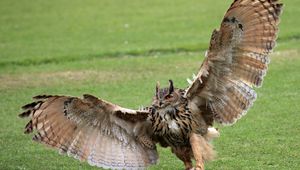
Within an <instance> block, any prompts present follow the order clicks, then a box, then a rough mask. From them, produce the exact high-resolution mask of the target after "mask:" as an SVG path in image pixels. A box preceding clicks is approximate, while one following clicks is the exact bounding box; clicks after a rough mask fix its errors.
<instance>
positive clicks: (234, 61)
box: [185, 0, 282, 124]
mask: <svg viewBox="0 0 300 170" xmlns="http://www.w3.org/2000/svg"><path fill="white" fill-rule="evenodd" d="M281 9H282V4H281V3H278V1H277V0H235V1H234V2H233V3H232V5H231V6H230V8H229V9H228V11H227V13H226V14H225V16H224V19H223V21H222V23H221V27H220V30H214V31H213V34H212V37H211V41H210V47H209V50H208V52H207V55H206V59H205V60H204V62H203V64H202V66H201V68H200V70H199V72H198V75H197V76H196V77H195V79H194V81H192V82H191V85H190V86H189V87H188V88H187V90H186V94H185V95H186V97H187V98H188V99H189V101H190V104H191V105H192V106H193V107H197V108H198V109H200V110H201V111H202V112H205V113H203V114H204V116H206V117H208V119H207V120H208V123H209V124H212V122H213V120H214V121H217V122H219V123H222V124H232V123H234V122H235V121H236V120H237V119H239V118H240V117H241V116H242V115H244V114H245V113H246V111H247V110H248V109H249V107H250V106H251V105H252V104H253V102H254V100H255V99H256V93H255V91H254V90H253V87H259V86H261V84H262V81H263V77H264V76H265V74H266V71H267V65H268V63H269V61H270V60H269V57H268V56H269V54H270V53H271V52H272V50H273V48H274V46H275V41H276V38H277V32H278V24H279V16H280V13H281ZM205 114H208V115H205ZM209 115H210V116H209ZM209 117H210V119H209Z"/></svg>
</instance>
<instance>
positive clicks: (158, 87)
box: [155, 81, 160, 99]
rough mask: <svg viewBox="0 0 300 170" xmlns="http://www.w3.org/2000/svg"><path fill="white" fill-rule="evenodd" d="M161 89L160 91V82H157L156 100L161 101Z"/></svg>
mask: <svg viewBox="0 0 300 170" xmlns="http://www.w3.org/2000/svg"><path fill="white" fill-rule="evenodd" d="M159 89H160V84H159V81H157V82H156V91H155V96H156V99H159Z"/></svg>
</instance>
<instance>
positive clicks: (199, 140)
mask: <svg viewBox="0 0 300 170" xmlns="http://www.w3.org/2000/svg"><path fill="white" fill-rule="evenodd" d="M204 140H205V139H204V138H203V137H202V136H201V135H198V134H195V133H192V134H191V136H190V144H191V146H192V150H193V154H194V158H195V160H196V166H195V170H204V160H203V155H202V151H201V148H202V147H201V145H203V141H204Z"/></svg>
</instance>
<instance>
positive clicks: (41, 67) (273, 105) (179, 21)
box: [0, 0, 300, 169]
mask: <svg viewBox="0 0 300 170" xmlns="http://www.w3.org/2000/svg"><path fill="white" fill-rule="evenodd" d="M282 2H283V3H284V4H285V8H284V12H283V15H282V19H281V24H280V33H279V38H278V44H277V48H276V49H275V52H274V54H273V55H272V57H271V60H272V62H271V64H270V66H269V68H270V69H269V72H268V75H267V76H266V78H265V82H264V85H263V87H262V88H260V89H257V92H258V100H257V101H256V102H255V104H254V106H253V108H252V109H250V111H249V112H248V115H247V116H245V117H244V118H243V119H241V120H240V121H239V122H238V123H237V124H235V125H234V126H231V127H224V128H221V137H220V138H219V139H217V140H216V141H214V145H215V147H216V150H217V152H218V158H217V159H216V160H215V161H212V162H209V163H207V168H206V169H300V161H299V160H300V144H299V140H300V136H299V132H300V126H299V125H300V119H299V111H300V107H299V100H300V86H299V85H300V72H299V67H300V59H299V57H300V54H299V51H300V45H299V43H300V29H299V24H300V23H299V18H298V16H300V8H299V5H300V1H295V0H282ZM230 3H231V0H227V1H224V0H216V1H210V0H201V1H199V0H198V1H196V0H191V1H184V0H165V1H160V0H152V1H141V0H131V1H122V0H103V1H96V0H87V1H80V0H74V1H67V0H52V1H43V0H27V1H16V0H1V1H0V94H1V98H0V116H1V117H0V169H41V168H42V169H96V168H95V167H90V166H89V165H87V164H86V163H81V162H79V161H77V160H73V159H72V158H69V157H66V156H59V155H58V154H57V152H56V151H54V150H52V149H48V148H45V147H44V146H42V145H38V144H36V143H33V142H32V141H31V140H30V139H31V137H30V136H25V135H23V133H22V131H23V127H24V125H25V122H26V121H25V120H21V119H19V118H18V117H17V114H18V112H20V109H19V107H20V106H21V105H23V104H25V103H27V102H29V101H30V97H31V96H33V95H37V94H41V93H46V94H67V95H74V96H80V95H81V94H83V93H91V94H94V95H96V96H99V97H101V98H104V99H106V100H109V101H112V102H114V103H117V104H120V105H122V106H125V107H130V108H137V107H138V106H139V105H148V104H149V103H150V101H151V97H152V95H153V91H154V86H155V82H156V81H161V83H162V84H164V85H167V80H168V79H173V80H174V82H175V86H177V87H180V88H184V87H186V86H187V83H186V82H185V79H186V78H187V77H190V76H191V75H192V73H196V72H197V69H198V68H199V66H200V64H201V61H202V59H203V58H202V57H203V54H204V51H205V50H206V48H207V47H208V43H209V39H210V35H211V32H212V30H213V29H214V28H218V27H219V24H220V21H221V20H222V17H223V15H224V13H225V11H226V10H227V8H228V6H229V5H230ZM150 169H183V164H182V163H181V162H180V161H179V160H178V159H177V158H175V156H174V155H172V154H171V153H170V151H169V149H160V164H159V165H155V166H152V167H151V168H150Z"/></svg>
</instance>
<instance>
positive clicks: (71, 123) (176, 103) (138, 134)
mask: <svg viewBox="0 0 300 170" xmlns="http://www.w3.org/2000/svg"><path fill="white" fill-rule="evenodd" d="M282 6H283V4H281V3H279V2H278V1H277V0H235V1H234V2H233V3H232V4H231V6H230V7H229V9H228V11H227V12H226V14H225V16H224V18H223V20H222V22H221V26H220V28H219V29H218V30H214V31H213V33H212V36H211V40H210V45H209V49H208V50H207V53H206V55H205V59H204V61H203V63H202V65H201V67H200V69H199V71H198V73H197V74H196V75H194V77H193V79H192V80H189V79H188V82H189V85H187V88H185V89H180V88H176V87H175V86H174V83H173V81H172V80H169V86H168V87H165V88H160V85H159V83H157V84H156V89H155V95H154V96H153V100H152V103H151V104H149V106H148V107H144V108H141V109H138V110H132V109H127V108H124V107H121V106H119V105H116V104H113V103H110V102H108V101H105V100H103V99H100V98H97V97H94V96H92V95H89V94H85V95H83V97H82V98H78V97H69V96H59V95H38V96H35V97H33V98H34V100H35V101H34V102H33V103H30V104H27V105H25V106H23V107H22V108H23V109H24V112H23V113H21V114H20V115H19V116H20V117H22V118H24V117H29V119H30V120H29V122H28V123H27V125H26V126H25V131H24V132H25V133H26V134H29V133H32V132H33V133H34V135H33V138H32V139H33V140H34V141H37V142H40V143H43V144H46V145H47V146H50V147H53V148H56V149H57V150H59V153H61V154H67V155H68V156H71V157H74V158H76V159H79V160H82V161H87V162H88V163H89V164H90V165H92V166H97V167H102V168H108V169H145V168H147V167H148V166H150V165H153V164H156V163H157V162H158V153H157V145H160V146H161V147H170V148H171V151H172V152H173V153H174V154H175V155H176V156H177V157H178V158H179V159H180V160H181V161H182V162H183V163H184V168H185V169H187V170H188V169H196V170H203V169H204V163H205V162H206V161H209V160H211V159H213V158H214V150H213V146H212V144H211V140H212V139H214V138H216V137H218V136H219V132H218V130H217V129H215V128H214V127H213V126H214V125H215V124H218V123H219V124H224V125H231V124H234V123H235V122H236V121H237V120H238V119H240V118H241V117H242V116H243V115H245V114H246V112H247V110H248V109H249V108H250V107H251V106H252V104H253V102H254V101H255V99H256V93H255V91H254V89H253V88H254V87H259V86H261V84H262V81H263V78H264V76H265V74H266V71H267V67H268V64H269V61H270V60H269V54H270V53H271V52H272V50H273V48H274V46H275V41H276V38H277V32H278V24H279V17H280V14H281V11H282ZM192 159H194V160H195V163H194V165H193V163H192Z"/></svg>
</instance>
